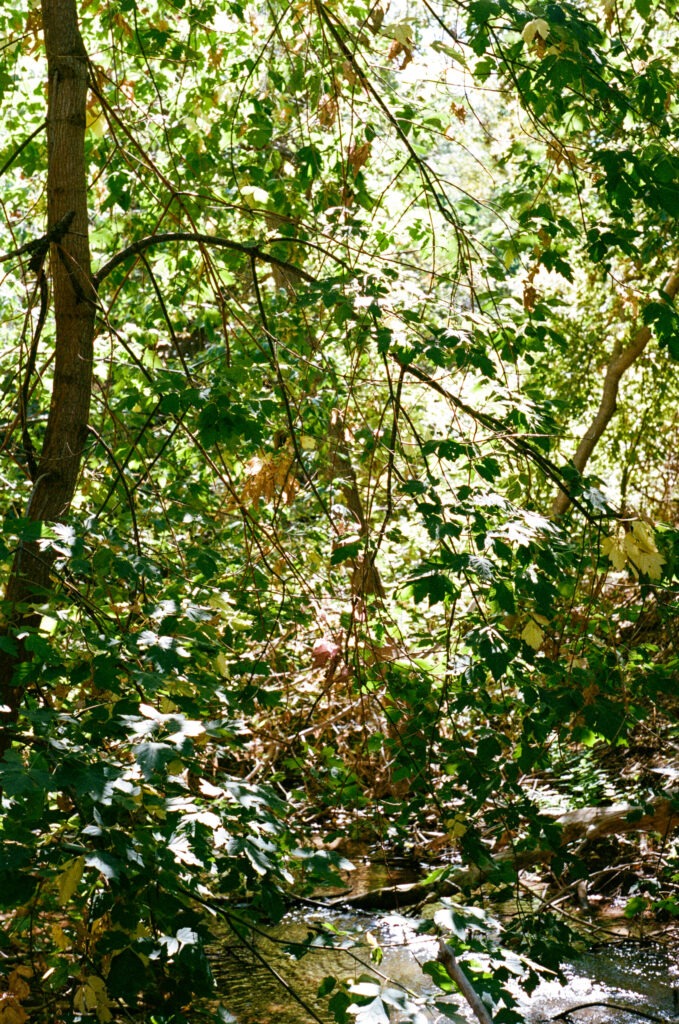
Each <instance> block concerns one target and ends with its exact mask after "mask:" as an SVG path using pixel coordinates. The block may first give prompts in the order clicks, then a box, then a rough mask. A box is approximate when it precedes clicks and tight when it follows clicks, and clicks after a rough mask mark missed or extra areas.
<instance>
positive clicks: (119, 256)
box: [94, 231, 316, 287]
mask: <svg viewBox="0 0 679 1024" xmlns="http://www.w3.org/2000/svg"><path fill="white" fill-rule="evenodd" d="M167 242H200V243H202V244H203V245H213V246H215V247H216V248H218V249H231V251H232V252H239V253H241V254H242V255H243V256H247V257H248V259H252V257H253V256H254V257H255V258H256V259H258V260H261V261H262V263H270V264H271V265H272V266H274V267H281V268H283V269H284V270H290V271H294V273H295V274H296V275H297V276H298V277H301V278H302V280H303V281H306V282H307V283H308V284H316V278H315V277H312V276H311V274H307V272H306V270H301V269H300V268H299V267H296V266H295V265H294V264H292V263H288V262H286V260H279V259H278V258H277V257H276V256H271V255H269V253H268V252H262V250H261V249H260V248H259V246H256V245H244V244H243V243H242V242H233V241H232V240H231V239H230V238H222V237H221V236H220V235H203V234H200V233H199V232H196V231H167V232H165V233H163V234H159V235H147V236H146V238H140V239H139V241H137V242H133V243H132V244H131V245H128V246H127V248H125V249H121V251H120V252H118V253H116V254H115V256H112V257H111V259H110V260H109V261H108V262H107V263H105V264H104V265H103V267H100V269H99V271H98V272H97V273H96V274H95V276H94V281H95V284H96V286H97V287H98V286H99V285H100V284H101V282H102V281H103V280H104V279H105V278H107V277H108V275H109V274H110V273H111V271H112V270H115V268H116V267H119V266H120V264H121V263H125V261H126V260H128V259H129V258H130V256H140V255H141V253H143V252H145V251H146V249H150V248H151V247H152V246H154V245H164V244H166V243H167Z"/></svg>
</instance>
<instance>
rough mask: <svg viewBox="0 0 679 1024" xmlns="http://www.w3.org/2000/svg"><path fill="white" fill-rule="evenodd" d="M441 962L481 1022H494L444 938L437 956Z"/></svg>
mask: <svg viewBox="0 0 679 1024" xmlns="http://www.w3.org/2000/svg"><path fill="white" fill-rule="evenodd" d="M436 959H437V960H438V961H439V963H441V964H443V966H444V967H445V969H446V970H447V972H448V974H449V975H450V977H451V979H452V980H453V981H454V982H455V984H456V985H457V987H458V988H459V990H460V992H461V993H462V995H463V996H464V997H465V999H466V1000H467V1002H468V1003H469V1006H470V1007H471V1010H472V1013H473V1014H474V1016H475V1017H476V1018H477V1020H479V1021H480V1022H481V1024H493V1019H492V1017H491V1016H490V1014H489V1013H488V1010H487V1009H486V1008H485V1006H484V1005H483V1003H482V1002H481V999H480V998H479V996H477V994H476V992H475V990H474V987H473V985H472V983H471V982H470V981H469V979H468V977H467V975H466V974H465V973H464V971H463V970H462V968H461V967H460V965H459V963H458V962H457V957H456V956H455V954H454V953H453V951H452V949H451V948H450V946H449V945H448V944H447V943H446V942H444V940H443V939H439V955H438V956H437V957H436Z"/></svg>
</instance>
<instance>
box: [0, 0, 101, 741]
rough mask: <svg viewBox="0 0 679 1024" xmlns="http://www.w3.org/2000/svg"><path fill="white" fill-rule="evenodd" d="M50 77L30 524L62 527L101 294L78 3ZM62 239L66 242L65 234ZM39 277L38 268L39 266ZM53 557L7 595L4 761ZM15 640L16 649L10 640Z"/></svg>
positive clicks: (53, 10) (50, 53)
mask: <svg viewBox="0 0 679 1024" xmlns="http://www.w3.org/2000/svg"><path fill="white" fill-rule="evenodd" d="M42 25H43V31H44V36H45V51H46V55H47V72H48V109H47V146H48V168H47V220H48V235H49V233H50V231H53V230H54V227H55V225H57V224H59V222H62V221H64V220H65V222H66V223H68V229H67V231H66V233H65V234H63V236H62V237H60V238H59V240H58V241H53V242H52V244H51V246H50V276H51V281H52V293H53V301H54V319H55V329H56V341H55V359H54V380H53V385H52V397H51V403H50V410H49V416H48V420H47V428H46V433H45V440H44V444H43V447H42V451H41V453H40V457H39V459H38V462H37V468H36V471H35V479H34V481H33V491H32V494H31V496H30V499H29V501H28V505H27V508H26V510H25V512H24V515H25V517H26V518H27V519H29V520H32V521H34V522H45V523H46V522H56V521H59V520H61V519H63V517H64V516H65V515H66V514H67V512H68V510H69V508H70V505H71V501H72V500H73V494H74V492H75V487H76V483H77V480H78V474H79V472H80V464H81V460H82V453H83V446H84V443H85V438H86V434H87V421H88V417H89V409H90V394H91V387H92V384H91V380H92V345H93V337H94V322H95V313H96V291H95V288H94V285H93V283H92V274H91V267H90V250H89V239H88V222H87V175H86V167H85V106H86V101H87V88H88V61H87V55H86V52H85V47H84V46H83V42H82V39H81V37H80V31H79V28H78V15H77V7H76V0H42ZM58 234H60V233H58ZM34 269H36V272H37V273H38V274H41V273H42V267H41V265H40V266H38V265H35V266H34ZM53 562H54V554H53V553H52V552H51V551H50V550H49V548H48V549H41V548H40V546H39V545H38V543H36V542H35V541H30V540H27V541H24V542H22V543H20V545H19V548H18V550H17V553H16V556H15V559H14V563H13V565H12V569H11V572H10V576H9V580H8V582H7V587H6V590H5V615H4V618H5V624H4V627H3V634H4V635H5V636H6V637H8V638H10V642H6V643H5V644H4V645H3V647H2V649H0V705H3V708H2V716H3V725H4V728H3V730H2V734H1V735H0V756H1V755H2V754H3V753H4V752H5V751H6V750H7V748H8V746H9V745H10V742H11V732H10V729H8V726H11V725H13V724H14V723H15V722H16V719H17V716H18V713H19V708H20V705H21V700H22V697H23V693H24V690H25V687H26V683H25V677H24V681H22V682H20V683H18V682H17V680H16V679H15V671H16V668H17V666H18V665H20V664H21V663H23V662H26V661H28V660H29V658H30V653H29V651H27V649H26V644H25V635H24V634H25V633H26V631H27V630H28V631H30V630H31V629H35V628H36V627H37V626H38V625H39V623H40V613H38V612H36V611H35V608H34V605H35V604H36V603H43V602H44V600H45V597H46V596H47V595H48V594H49V592H50V590H51V586H52V584H51V578H50V577H51V568H52V564H53ZM12 637H15V638H16V639H15V640H14V642H13V643H12V642H11V638H12Z"/></svg>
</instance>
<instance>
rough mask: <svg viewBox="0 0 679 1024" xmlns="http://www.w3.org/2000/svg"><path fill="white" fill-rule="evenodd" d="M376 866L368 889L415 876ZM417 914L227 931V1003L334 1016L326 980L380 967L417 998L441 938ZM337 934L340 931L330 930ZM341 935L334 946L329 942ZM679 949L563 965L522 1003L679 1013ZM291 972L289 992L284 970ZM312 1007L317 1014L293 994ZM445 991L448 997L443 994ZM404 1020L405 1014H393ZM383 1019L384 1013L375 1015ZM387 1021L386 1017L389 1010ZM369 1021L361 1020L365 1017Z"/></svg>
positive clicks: (429, 1016) (590, 1015)
mask: <svg viewBox="0 0 679 1024" xmlns="http://www.w3.org/2000/svg"><path fill="white" fill-rule="evenodd" d="M406 880H410V879H408V878H404V877H403V876H402V875H401V876H399V877H398V878H396V879H394V877H393V875H390V876H389V878H385V877H384V874H383V873H382V874H381V875H380V874H376V871H375V869H374V868H372V869H371V871H370V873H369V878H362V879H361V882H362V883H365V882H366V881H369V883H370V884H369V885H368V886H366V887H367V888H375V887H377V886H379V885H382V884H385V882H387V881H388V882H394V881H399V882H402V881H406ZM417 925H418V919H416V918H413V917H408V916H405V915H402V914H398V913H379V914H378V913H374V914H370V913H364V912H357V911H354V910H352V911H344V912H343V911H342V910H341V909H335V910H332V911H331V910H320V909H318V910H317V909H309V910H305V911H303V912H302V911H295V912H294V913H290V914H288V915H287V916H286V917H285V918H284V919H283V921H282V922H281V923H280V924H279V925H278V926H276V927H275V928H270V929H267V932H266V935H264V934H261V933H258V934H256V935H255V934H254V933H253V934H251V935H250V936H249V937H248V938H247V940H246V942H247V944H246V943H244V942H242V941H241V940H239V939H238V938H237V937H236V936H235V935H234V934H232V933H231V934H225V935H224V940H223V943H222V945H221V946H220V948H219V950H218V951H214V952H213V956H212V965H213V971H214V973H215V976H216V978H217V981H218V989H219V992H220V994H221V1001H222V1004H223V1005H224V1006H225V1007H226V1008H227V1009H228V1010H229V1011H230V1013H231V1014H232V1015H233V1018H234V1021H236V1022H237V1024H310V1022H313V1021H314V1019H320V1020H322V1021H323V1022H325V1021H328V1022H330V1021H332V1020H333V1019H334V1018H333V1017H332V1015H331V1014H330V1013H329V1012H328V1011H327V1000H324V999H318V998H317V991H318V987H319V985H320V984H321V982H322V981H323V979H324V978H326V977H328V976H330V975H332V976H335V977H337V978H339V979H347V978H349V977H355V978H358V977H359V976H361V975H363V976H365V975H371V976H373V977H374V978H375V979H376V980H377V981H380V982H381V983H382V984H384V985H389V986H391V987H392V990H393V989H397V990H398V989H399V988H400V987H403V988H404V989H407V990H408V991H409V992H410V993H411V994H412V996H413V998H414V1000H415V1001H417V999H418V998H421V999H422V1000H423V1001H424V1000H425V999H426V997H427V996H428V995H429V996H431V995H432V993H433V992H435V991H436V989H435V986H434V985H433V982H432V981H431V979H430V978H429V977H428V976H427V975H425V974H424V973H423V972H422V965H423V964H424V963H426V962H427V961H428V960H435V959H436V955H437V947H436V940H435V939H434V938H433V937H432V936H430V935H420V934H417ZM310 931H313V932H315V933H316V935H317V938H316V940H315V941H316V942H318V943H319V945H318V946H317V947H315V948H312V949H311V950H310V951H309V952H308V953H307V954H306V955H304V956H303V957H302V958H301V959H295V957H294V956H293V955H291V954H290V952H289V951H288V949H287V948H286V947H289V945H290V944H294V943H303V942H304V940H305V939H306V938H307V936H308V935H309V932H310ZM331 936H332V938H331ZM329 941H332V942H333V944H334V945H335V946H340V945H341V946H344V947H346V948H341V949H338V948H328V947H327V946H324V945H323V944H324V943H326V942H329ZM375 945H379V947H380V948H381V949H382V951H383V959H382V962H381V963H380V964H379V967H378V966H377V965H376V964H375V963H372V962H371V956H370V954H371V950H372V949H373V948H374V946H375ZM678 952H679V951H678V950H677V948H676V946H675V947H674V948H672V947H671V946H668V945H665V944H663V945H661V944H658V943H648V944H644V943H641V942H638V941H632V940H630V941H626V942H622V943H620V944H618V945H611V946H606V947H602V948H599V949H597V950H595V951H590V952H588V953H585V954H583V955H582V956H581V957H579V958H578V959H577V960H574V961H573V962H570V963H567V964H565V965H563V970H564V973H565V975H566V977H567V979H568V984H567V985H566V986H562V985H560V984H559V983H558V982H556V981H551V982H543V983H542V984H541V985H540V986H539V988H538V989H537V990H536V991H535V992H534V993H533V994H532V995H531V996H530V997H528V996H525V994H522V993H518V991H517V995H519V996H520V1002H519V1007H518V1009H519V1011H520V1012H521V1013H522V1014H523V1016H524V1018H525V1020H526V1021H529V1022H536V1024H537V1022H540V1021H547V1020H550V1019H552V1018H553V1017H555V1016H556V1015H557V1014H560V1013H562V1012H563V1011H564V1010H567V1009H568V1008H569V1007H574V1006H579V1007H581V1006H582V1005H583V1004H587V1003H596V1004H601V1003H609V1004H610V1003H615V1004H619V1005H620V1006H624V1007H629V1008H630V1010H631V1011H634V1010H638V1011H641V1012H642V1013H647V1014H651V1015H654V1016H656V1017H660V1018H663V1019H666V1020H668V1021H673V1020H674V1021H679V1016H677V1010H678V1009H679V1008H678V1007H677V1006H676V991H677V987H678V986H679V962H677V960H678V957H677V954H678ZM271 969H273V972H275V974H277V975H279V977H280V978H283V979H284V980H285V982H286V983H287V985H288V986H289V990H287V989H286V988H285V987H284V985H282V984H281V982H280V980H278V978H277V977H276V976H275V974H274V973H273V972H272V970H271ZM291 992H294V993H296V994H297V996H298V997H299V998H300V1000H301V1001H302V1003H305V1004H306V1005H307V1006H309V1007H312V1008H313V1011H314V1013H315V1014H316V1015H317V1017H316V1018H314V1017H313V1016H312V1015H311V1014H310V1013H309V1012H308V1011H307V1010H305V1009H304V1007H303V1005H301V1004H300V1002H298V1001H296V1000H295V998H294V996H293V995H292V994H291ZM439 996H440V997H441V998H443V996H442V993H440V992H439ZM454 1002H455V1003H456V1005H457V1006H458V1007H459V1012H460V1018H461V1020H462V1021H463V1022H464V1021H465V1020H468V1021H471V1020H473V1018H472V1017H471V1014H470V1011H469V1009H468V1007H467V1005H466V1003H465V1002H464V1000H463V999H462V997H456V998H455V1000H454ZM392 1019H393V1020H394V1021H397V1020H399V1016H398V1013H396V1014H395V1016H394V1017H393V1018H392ZM448 1019H449V1018H448V1017H446V1016H445V1015H444V1014H442V1013H439V1012H437V1011H436V1010H435V1009H432V1008H427V1007H424V1008H423V1012H422V1016H421V1018H420V1020H421V1024H425V1022H426V1024H444V1022H445V1021H447V1020H448ZM370 1020H371V1021H373V1020H374V1021H377V1020H378V1017H373V1018H370ZM384 1020H385V1022H386V1020H387V1018H386V1017H385V1018H384ZM642 1020H643V1017H642V1016H641V1015H640V1014H635V1013H634V1012H626V1011H623V1010H621V1009H617V1010H616V1009H611V1008H607V1007H602V1006H601V1005H597V1006H593V1007H591V1008H589V1009H579V1010H578V1011H577V1012H576V1013H574V1014H573V1015H572V1016H570V1017H569V1021H570V1022H572V1024H636V1022H639V1021H642ZM359 1021H360V1018H359Z"/></svg>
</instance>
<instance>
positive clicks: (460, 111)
mask: <svg viewBox="0 0 679 1024" xmlns="http://www.w3.org/2000/svg"><path fill="white" fill-rule="evenodd" d="M450 112H451V114H454V115H455V117H456V118H457V119H458V121H462V123H464V122H465V121H466V120H467V108H466V107H463V106H462V104H461V103H451V104H450ZM447 134H448V133H447V132H446V135H447Z"/></svg>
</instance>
